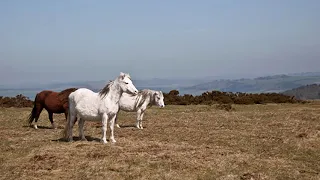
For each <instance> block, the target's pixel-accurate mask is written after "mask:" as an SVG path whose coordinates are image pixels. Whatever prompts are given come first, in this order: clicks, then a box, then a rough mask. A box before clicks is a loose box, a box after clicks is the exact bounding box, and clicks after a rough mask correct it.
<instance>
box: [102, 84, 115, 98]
mask: <svg viewBox="0 0 320 180" xmlns="http://www.w3.org/2000/svg"><path fill="white" fill-rule="evenodd" d="M113 82H114V81H111V80H110V81H109V83H108V84H107V85H106V86H105V87H104V88H102V89H101V90H100V92H99V96H100V97H102V98H104V97H105V96H106V95H107V94H108V93H109V91H110V87H111V85H112V84H113Z"/></svg>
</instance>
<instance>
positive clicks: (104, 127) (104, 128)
mask: <svg viewBox="0 0 320 180" xmlns="http://www.w3.org/2000/svg"><path fill="white" fill-rule="evenodd" d="M107 123H108V115H107V114H104V115H102V138H101V142H102V143H104V144H106V143H107Z"/></svg>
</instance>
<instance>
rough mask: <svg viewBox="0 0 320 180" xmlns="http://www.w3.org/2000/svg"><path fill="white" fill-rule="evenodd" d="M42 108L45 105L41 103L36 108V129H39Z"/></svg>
mask: <svg viewBox="0 0 320 180" xmlns="http://www.w3.org/2000/svg"><path fill="white" fill-rule="evenodd" d="M42 110H43V107H42V106H41V105H39V106H38V107H37V108H36V114H35V117H34V125H33V127H34V128H35V129H38V125H37V124H38V119H39V117H40V114H41V112H42Z"/></svg>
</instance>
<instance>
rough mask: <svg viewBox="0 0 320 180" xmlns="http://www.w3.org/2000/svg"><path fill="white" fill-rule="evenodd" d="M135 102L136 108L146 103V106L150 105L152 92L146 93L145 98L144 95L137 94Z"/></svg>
mask: <svg viewBox="0 0 320 180" xmlns="http://www.w3.org/2000/svg"><path fill="white" fill-rule="evenodd" d="M136 99H137V101H136V107H139V106H141V105H143V104H145V103H147V105H149V104H150V103H152V102H153V101H152V92H150V91H148V93H147V96H145V97H144V95H142V94H139V95H138V96H137V98H136Z"/></svg>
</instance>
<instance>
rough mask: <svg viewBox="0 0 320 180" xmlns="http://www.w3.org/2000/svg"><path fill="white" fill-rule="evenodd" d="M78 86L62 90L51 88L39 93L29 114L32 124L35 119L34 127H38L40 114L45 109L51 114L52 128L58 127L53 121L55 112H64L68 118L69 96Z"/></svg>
mask: <svg viewBox="0 0 320 180" xmlns="http://www.w3.org/2000/svg"><path fill="white" fill-rule="evenodd" d="M75 90H77V88H68V89H65V90H63V91H61V92H54V91H49V90H44V91H41V92H40V93H37V95H36V97H35V100H34V102H33V104H34V105H33V109H32V111H31V113H30V115H29V118H28V120H29V125H30V126H31V124H32V122H33V120H35V124H34V128H35V129H38V126H37V122H38V119H39V116H40V114H41V112H42V110H43V108H44V109H46V110H47V112H48V115H49V120H50V122H51V125H52V128H54V129H56V126H55V124H54V122H53V113H55V114H61V113H64V115H65V117H66V119H67V117H68V96H69V94H70V93H72V92H73V91H75Z"/></svg>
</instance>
